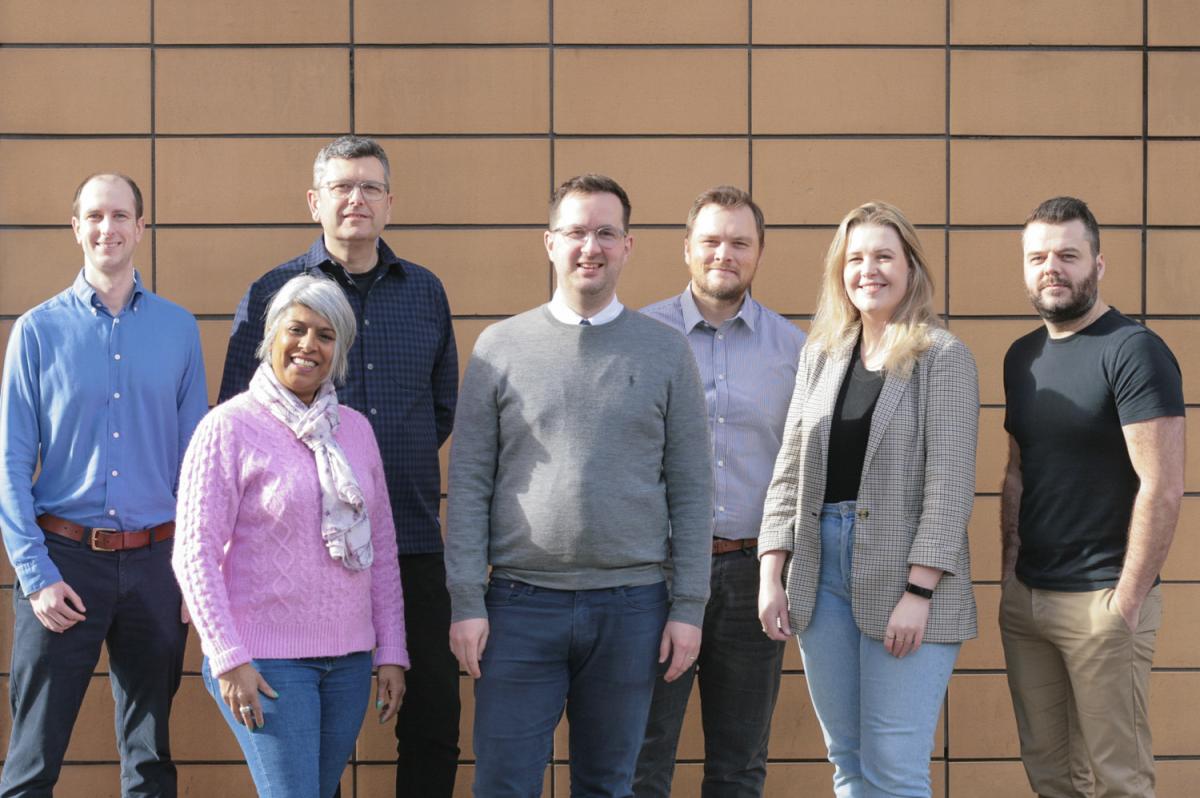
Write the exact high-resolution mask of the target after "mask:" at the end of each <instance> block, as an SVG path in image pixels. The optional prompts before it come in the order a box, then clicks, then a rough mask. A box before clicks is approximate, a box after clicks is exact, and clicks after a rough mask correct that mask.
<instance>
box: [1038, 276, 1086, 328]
mask: <svg viewBox="0 0 1200 798" xmlns="http://www.w3.org/2000/svg"><path fill="white" fill-rule="evenodd" d="M1099 283H1100V270H1099V269H1098V268H1096V267H1095V266H1093V267H1092V272H1091V274H1089V275H1088V276H1087V277H1085V278H1084V279H1083V281H1082V282H1080V283H1079V284H1077V285H1075V284H1071V283H1057V285H1066V286H1068V287H1069V288H1070V289H1071V297H1070V299H1068V300H1067V301H1066V302H1065V303H1063V304H1060V305H1048V304H1046V303H1045V302H1043V300H1042V289H1041V287H1039V288H1038V290H1037V291H1036V292H1033V293H1030V294H1029V301H1030V302H1032V303H1033V307H1034V310H1036V311H1037V312H1038V315H1039V316H1041V317H1042V318H1043V319H1045V320H1046V321H1048V322H1050V323H1052V324H1063V323H1065V322H1070V321H1075V320H1076V319H1079V318H1082V317H1083V316H1085V315H1087V313H1088V311H1090V310H1091V309H1092V308H1093V307H1095V305H1096V299H1097V298H1098V297H1099V294H1100V292H1099V290H1098V286H1099Z"/></svg>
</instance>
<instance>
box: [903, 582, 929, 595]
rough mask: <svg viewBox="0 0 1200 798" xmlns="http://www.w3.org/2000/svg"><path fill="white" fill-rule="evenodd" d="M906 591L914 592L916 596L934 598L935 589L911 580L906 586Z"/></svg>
mask: <svg viewBox="0 0 1200 798" xmlns="http://www.w3.org/2000/svg"><path fill="white" fill-rule="evenodd" d="M904 592H905V593H912V594H913V595H914V596H920V597H921V598H923V599H931V598H933V590H931V589H930V588H927V587H921V586H920V585H914V584H913V583H912V582H909V583H908V584H907V585H905V586H904Z"/></svg>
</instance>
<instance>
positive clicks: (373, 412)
mask: <svg viewBox="0 0 1200 798" xmlns="http://www.w3.org/2000/svg"><path fill="white" fill-rule="evenodd" d="M371 415H373V416H374V415H378V413H377V411H376V410H375V408H373V407H372V408H371Z"/></svg>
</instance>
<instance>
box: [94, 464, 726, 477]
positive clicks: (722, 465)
mask: <svg viewBox="0 0 1200 798" xmlns="http://www.w3.org/2000/svg"><path fill="white" fill-rule="evenodd" d="M717 466H718V467H719V468H724V467H725V461H724V460H718V461H717ZM114 476H116V475H115V474H114Z"/></svg>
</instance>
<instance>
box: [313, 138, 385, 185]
mask: <svg viewBox="0 0 1200 798" xmlns="http://www.w3.org/2000/svg"><path fill="white" fill-rule="evenodd" d="M331 158H341V159H342V160H344V161H353V160H354V159H355V158H378V159H379V162H380V163H381V164H383V179H384V182H386V183H388V185H391V182H392V168H391V166H390V165H389V164H388V157H387V153H386V152H384V151H383V147H380V146H379V142H377V141H376V140H375V139H369V138H366V137H365V136H340V137H338V138H336V139H334V140H333V141H331V142H329V143H328V144H326V145H325V146H324V147H322V148H321V151H320V152H318V153H317V159H316V160H315V161H313V188H316V187H317V186H320V185H321V178H323V177H325V165H326V164H328V163H329V160H330V159H331Z"/></svg>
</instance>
